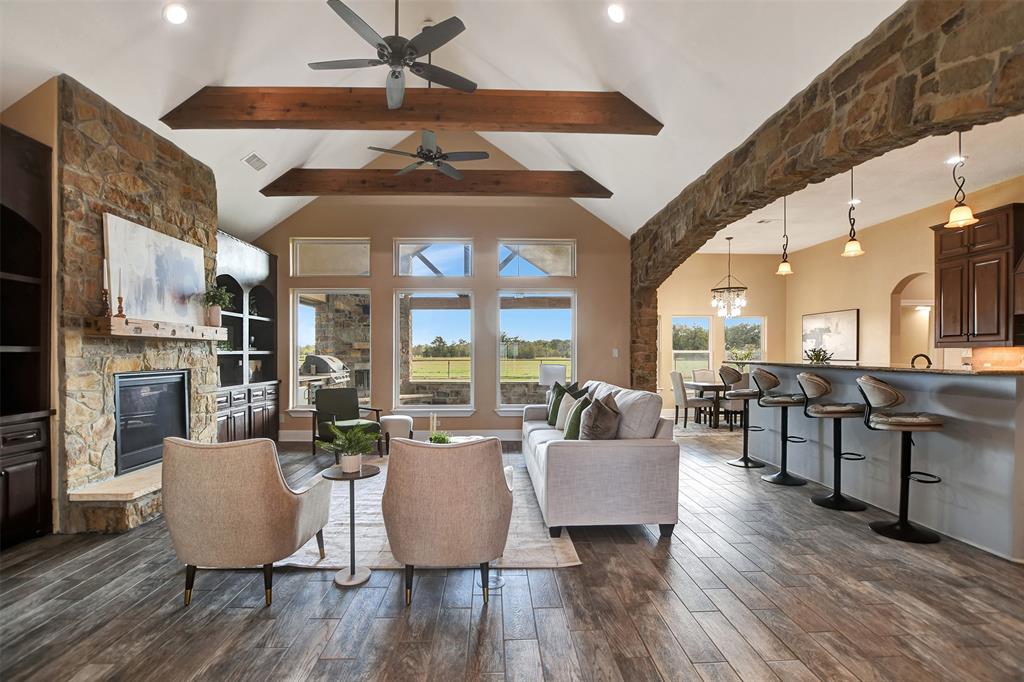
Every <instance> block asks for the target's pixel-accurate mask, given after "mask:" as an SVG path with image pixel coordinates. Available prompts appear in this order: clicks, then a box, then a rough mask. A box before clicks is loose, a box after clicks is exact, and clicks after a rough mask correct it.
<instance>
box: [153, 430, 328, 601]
mask: <svg viewBox="0 0 1024 682" xmlns="http://www.w3.org/2000/svg"><path fill="white" fill-rule="evenodd" d="M163 505H164V516H165V517H166V519H167V530H168V531H169V532H170V534H171V543H172V544H173V545H174V552H175V553H176V554H177V555H178V559H179V560H181V561H182V562H183V563H184V564H185V606H188V605H189V602H191V601H192V585H193V584H194V582H195V578H196V567H197V566H202V567H203V568H246V567H249V566H260V565H262V566H263V588H264V596H265V598H266V603H267V606H270V601H271V596H272V592H271V589H272V587H273V576H274V562H275V561H280V560H281V559H285V558H287V557H289V556H291V555H292V554H294V553H295V551H296V550H297V549H299V548H300V547H302V546H303V545H304V544H306V543H307V542H308V541H309V539H310V538H311V537H313V536H314V535H315V536H316V540H317V544H318V545H319V546H320V558H321V559H322V558H324V537H323V528H324V526H326V525H327V519H328V517H329V516H330V511H331V482H330V481H327V480H325V479H323V478H320V476H319V475H317V476H315V477H314V478H313V479H312V480H310V482H309V484H308V485H307V486H306V487H304V488H302V489H300V490H292V489H291V488H290V487H288V484H287V483H286V482H285V480H284V475H283V474H282V473H281V465H280V463H279V462H278V459H277V448H275V447H274V441H272V440H269V439H267V438H253V439H250V440H241V441H235V442H233V443H193V442H191V441H187V440H184V439H182V438H165V439H164V459H163Z"/></svg>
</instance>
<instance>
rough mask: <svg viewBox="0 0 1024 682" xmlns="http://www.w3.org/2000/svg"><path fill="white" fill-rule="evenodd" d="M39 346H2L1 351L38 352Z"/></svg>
mask: <svg viewBox="0 0 1024 682" xmlns="http://www.w3.org/2000/svg"><path fill="white" fill-rule="evenodd" d="M41 350H42V348H40V347H39V346H0V353H38V352H39V351H41Z"/></svg>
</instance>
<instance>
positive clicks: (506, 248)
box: [498, 239, 576, 277]
mask: <svg viewBox="0 0 1024 682" xmlns="http://www.w3.org/2000/svg"><path fill="white" fill-rule="evenodd" d="M498 274H499V275H501V276H502V277H575V276H576V242H575V241H573V240H571V239H563V240H558V239H533V240H524V239H520V240H516V241H506V240H501V241H499V242H498Z"/></svg>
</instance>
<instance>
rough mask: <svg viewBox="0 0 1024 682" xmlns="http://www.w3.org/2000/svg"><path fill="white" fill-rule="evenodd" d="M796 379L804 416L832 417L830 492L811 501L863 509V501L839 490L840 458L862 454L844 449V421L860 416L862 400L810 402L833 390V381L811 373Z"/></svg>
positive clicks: (842, 508)
mask: <svg viewBox="0 0 1024 682" xmlns="http://www.w3.org/2000/svg"><path fill="white" fill-rule="evenodd" d="M796 382H797V383H798V384H800V390H801V391H802V392H803V394H804V398H805V400H804V415H805V416H807V417H809V418H811V419H831V420H832V457H833V460H834V463H833V474H832V494H831V495H815V496H814V497H812V498H811V502H813V503H814V504H816V505H818V506H819V507H826V508H828V509H838V510H839V511H864V510H865V509H867V508H868V506H867V505H866V504H864V503H863V502H859V501H857V500H853V499H850V498H849V497H846V496H845V495H843V492H842V482H843V477H842V471H843V460H844V459H845V460H847V461H849V462H859V461H862V460H863V459H864V455H862V454H860V453H857V452H843V420H844V419H860V418H862V417H863V416H864V410H865V409H866V408H865V407H864V405H863V404H862V403H823V402H818V403H812V402H811V399H812V398H824V397H825V396H827V395H828V394H829V393H831V392H832V382H830V381H829V380H828V379H826V378H825V377H823V376H819V375H817V374H812V373H810V372H800V373H799V374H797V375H796Z"/></svg>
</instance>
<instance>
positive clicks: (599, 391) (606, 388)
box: [590, 381, 622, 400]
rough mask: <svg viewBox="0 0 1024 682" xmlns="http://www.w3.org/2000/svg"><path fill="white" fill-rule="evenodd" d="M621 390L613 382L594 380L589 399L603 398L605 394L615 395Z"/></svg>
mask: <svg viewBox="0 0 1024 682" xmlns="http://www.w3.org/2000/svg"><path fill="white" fill-rule="evenodd" d="M621 390H622V389H620V388H619V387H618V386H616V385H614V384H606V383H605V382H603V381H596V382H594V388H593V390H591V392H590V399H591V400H600V399H601V398H604V397H605V396H608V395H615V394H616V393H618V392H619V391H621Z"/></svg>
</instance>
